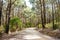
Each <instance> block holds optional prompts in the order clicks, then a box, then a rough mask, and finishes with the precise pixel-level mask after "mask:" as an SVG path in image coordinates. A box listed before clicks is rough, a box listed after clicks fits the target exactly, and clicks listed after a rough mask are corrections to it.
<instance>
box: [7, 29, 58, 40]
mask: <svg viewBox="0 0 60 40" xmlns="http://www.w3.org/2000/svg"><path fill="white" fill-rule="evenodd" d="M7 40H57V39H54V38H52V37H49V36H46V35H43V34H41V33H39V32H38V31H36V30H35V29H34V28H26V29H25V30H22V31H21V32H19V33H18V34H17V35H16V36H13V37H11V38H9V39H7Z"/></svg>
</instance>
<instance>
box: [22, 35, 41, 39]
mask: <svg viewBox="0 0 60 40" xmlns="http://www.w3.org/2000/svg"><path fill="white" fill-rule="evenodd" d="M40 38H42V37H40V36H38V35H25V36H24V37H23V39H40Z"/></svg>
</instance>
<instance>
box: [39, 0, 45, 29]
mask: <svg viewBox="0 0 60 40" xmlns="http://www.w3.org/2000/svg"><path fill="white" fill-rule="evenodd" d="M39 1H40V4H41V21H42V27H43V29H44V28H45V22H46V16H45V2H44V0H43V3H42V0H39ZM42 7H43V8H42Z"/></svg>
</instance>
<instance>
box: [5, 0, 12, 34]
mask: <svg viewBox="0 0 60 40" xmlns="http://www.w3.org/2000/svg"><path fill="white" fill-rule="evenodd" d="M10 13H11V0H9V3H8V6H7V13H6V14H7V15H6V18H7V20H6V30H5V33H7V34H8V32H9V23H10Z"/></svg>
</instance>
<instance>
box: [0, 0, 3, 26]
mask: <svg viewBox="0 0 60 40" xmlns="http://www.w3.org/2000/svg"><path fill="white" fill-rule="evenodd" d="M2 6H3V0H0V26H1V17H2Z"/></svg>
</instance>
